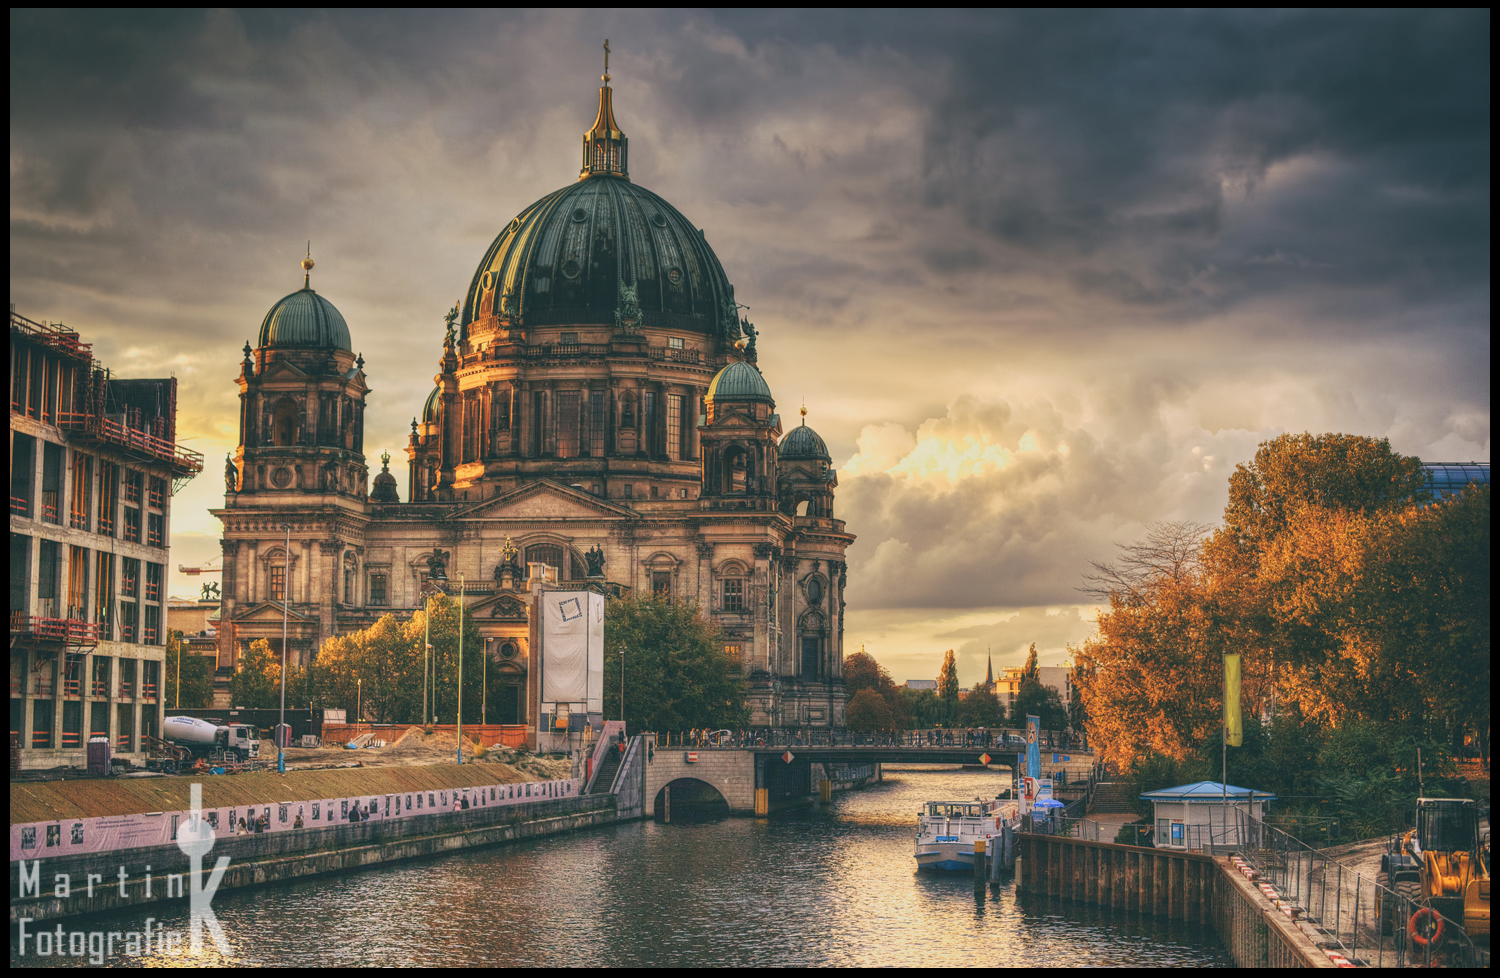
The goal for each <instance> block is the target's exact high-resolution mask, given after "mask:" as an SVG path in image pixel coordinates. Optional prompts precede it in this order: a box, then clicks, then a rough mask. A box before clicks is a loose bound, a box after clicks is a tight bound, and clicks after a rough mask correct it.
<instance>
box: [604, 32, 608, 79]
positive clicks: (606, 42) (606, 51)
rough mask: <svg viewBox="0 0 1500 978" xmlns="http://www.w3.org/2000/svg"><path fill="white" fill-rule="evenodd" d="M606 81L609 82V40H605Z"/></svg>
mask: <svg viewBox="0 0 1500 978" xmlns="http://www.w3.org/2000/svg"><path fill="white" fill-rule="evenodd" d="M604 80H605V82H608V81H609V38H607V37H606V38H605V39H604Z"/></svg>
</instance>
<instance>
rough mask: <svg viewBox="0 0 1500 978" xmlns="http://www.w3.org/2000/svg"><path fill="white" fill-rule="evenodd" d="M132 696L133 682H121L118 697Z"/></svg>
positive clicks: (124, 698)
mask: <svg viewBox="0 0 1500 978" xmlns="http://www.w3.org/2000/svg"><path fill="white" fill-rule="evenodd" d="M133 696H135V683H125V682H122V683H121V684H120V699H122V700H128V699H130V698H131V697H133Z"/></svg>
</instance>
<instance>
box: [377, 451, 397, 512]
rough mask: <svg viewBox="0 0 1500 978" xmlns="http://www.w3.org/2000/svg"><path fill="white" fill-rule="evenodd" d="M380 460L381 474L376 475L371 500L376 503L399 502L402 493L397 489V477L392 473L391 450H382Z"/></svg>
mask: <svg viewBox="0 0 1500 978" xmlns="http://www.w3.org/2000/svg"><path fill="white" fill-rule="evenodd" d="M380 461H381V469H380V474H379V475H377V476H376V477H375V488H374V489H373V490H372V491H371V492H370V501H371V502H374V503H399V502H400V501H401V494H400V493H398V492H397V491H396V477H395V476H393V475H391V454H390V452H382V453H381V455H380Z"/></svg>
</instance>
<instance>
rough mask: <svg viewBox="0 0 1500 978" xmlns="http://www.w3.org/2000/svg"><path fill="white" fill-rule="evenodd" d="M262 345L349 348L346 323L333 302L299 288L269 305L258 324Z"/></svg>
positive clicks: (263, 346)
mask: <svg viewBox="0 0 1500 978" xmlns="http://www.w3.org/2000/svg"><path fill="white" fill-rule="evenodd" d="M258 345H259V346H260V347H261V348H262V349H266V348H270V347H277V348H286V347H302V348H313V349H328V348H332V349H335V350H350V351H352V350H353V347H352V345H351V344H350V342H349V326H348V324H347V323H345V322H344V317H343V315H342V314H340V313H339V311H338V310H337V309H335V308H334V307H333V303H331V302H329V301H328V300H327V299H325V298H323V297H322V296H320V295H318V293H316V292H314V291H313V290H312V289H310V288H302V289H299V290H298V291H296V292H293V293H292V294H291V295H289V296H287V297H286V298H284V299H282V300H281V301H280V302H278V303H276V305H274V306H272V307H271V311H270V312H268V313H266V318H265V319H264V320H263V321H262V322H261V324H260V342H259V344H258Z"/></svg>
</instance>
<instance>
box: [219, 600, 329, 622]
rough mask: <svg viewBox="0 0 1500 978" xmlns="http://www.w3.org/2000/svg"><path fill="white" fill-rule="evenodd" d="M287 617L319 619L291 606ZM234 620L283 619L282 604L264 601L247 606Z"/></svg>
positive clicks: (291, 618) (304, 620)
mask: <svg viewBox="0 0 1500 978" xmlns="http://www.w3.org/2000/svg"><path fill="white" fill-rule="evenodd" d="M286 618H287V621H289V622H293V621H296V622H310V621H317V619H316V618H309V617H307V616H306V615H299V614H298V613H297V612H295V611H292V610H291V609H290V608H288V609H287V615H286ZM234 620H235V621H236V622H251V621H281V605H280V604H278V603H277V602H275V601H263V602H261V603H260V604H258V605H255V606H254V607H251V608H246V609H245V610H244V611H242V612H240V613H239V614H237V615H235V616H234Z"/></svg>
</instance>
